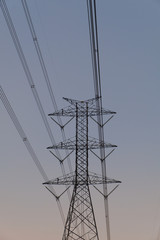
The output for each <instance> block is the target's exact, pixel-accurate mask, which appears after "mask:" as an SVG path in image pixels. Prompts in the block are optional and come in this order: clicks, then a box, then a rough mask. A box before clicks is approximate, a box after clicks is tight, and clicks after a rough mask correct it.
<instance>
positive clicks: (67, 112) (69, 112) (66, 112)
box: [48, 98, 116, 117]
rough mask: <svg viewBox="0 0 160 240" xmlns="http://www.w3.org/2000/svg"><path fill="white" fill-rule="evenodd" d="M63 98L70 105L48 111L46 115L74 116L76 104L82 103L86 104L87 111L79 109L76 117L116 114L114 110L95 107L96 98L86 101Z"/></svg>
mask: <svg viewBox="0 0 160 240" xmlns="http://www.w3.org/2000/svg"><path fill="white" fill-rule="evenodd" d="M64 99H65V100H67V101H68V102H69V103H70V104H71V105H69V106H68V107H66V108H63V109H61V110H58V111H56V112H54V113H50V114H48V116H66V117H75V116H76V107H77V106H78V105H81V104H83V103H87V104H88V111H87V113H86V109H83V110H82V109H81V111H79V112H78V117H79V116H84V115H86V114H87V116H89V117H93V116H98V115H108V114H116V112H114V111H112V110H108V109H107V110H105V109H103V108H101V109H100V108H97V105H96V101H97V99H96V98H93V99H89V100H86V101H76V100H73V99H68V98H64Z"/></svg>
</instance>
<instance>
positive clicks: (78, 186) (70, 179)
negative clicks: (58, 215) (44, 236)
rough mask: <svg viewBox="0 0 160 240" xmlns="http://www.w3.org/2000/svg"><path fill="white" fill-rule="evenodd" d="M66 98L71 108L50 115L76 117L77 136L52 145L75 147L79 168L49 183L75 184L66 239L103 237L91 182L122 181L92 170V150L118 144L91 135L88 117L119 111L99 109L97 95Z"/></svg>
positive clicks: (95, 239) (86, 239) (96, 239)
mask: <svg viewBox="0 0 160 240" xmlns="http://www.w3.org/2000/svg"><path fill="white" fill-rule="evenodd" d="M65 100H67V101H68V102H70V104H71V105H70V106H69V107H68V108H67V109H62V110H60V111H58V112H55V113H53V114H50V115H52V116H57V115H61V116H68V115H69V116H70V117H75V118H76V138H75V140H72V141H71V140H70V139H69V140H67V141H65V142H61V143H59V144H57V145H54V146H51V147H48V148H49V149H51V148H53V149H57V148H59V149H70V150H75V155H76V156H75V162H76V164H75V172H74V173H73V174H72V173H71V174H67V175H66V176H63V177H60V178H57V179H55V180H51V181H48V182H46V183H45V184H59V185H60V184H63V185H67V184H68V185H74V188H73V193H72V198H71V202H70V206H69V211H68V215H67V219H66V223H65V227H64V233H63V237H62V240H80V239H82V240H99V236H98V231H97V225H96V220H95V215H94V209H93V205H92V199H91V194H90V188H89V185H95V184H104V183H117V182H118V183H119V181H116V180H114V179H108V178H103V177H100V176H98V175H97V174H91V173H90V172H89V166H88V151H89V150H91V149H96V148H103V147H116V145H112V144H107V143H104V142H100V141H99V140H96V139H94V138H89V137H88V118H89V117H91V118H92V117H93V116H96V115H100V114H110V113H112V114H114V113H115V112H112V111H109V110H108V111H106V110H103V109H101V110H99V109H97V108H96V104H95V103H96V101H97V99H90V100H86V101H76V100H72V99H65Z"/></svg>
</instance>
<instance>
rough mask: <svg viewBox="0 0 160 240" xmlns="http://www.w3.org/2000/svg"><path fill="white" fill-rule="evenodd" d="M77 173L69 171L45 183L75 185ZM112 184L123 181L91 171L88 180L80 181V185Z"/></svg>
mask: <svg viewBox="0 0 160 240" xmlns="http://www.w3.org/2000/svg"><path fill="white" fill-rule="evenodd" d="M75 178H76V176H75V173H69V174H66V175H65V176H63V177H58V178H55V179H53V180H49V181H47V182H44V183H43V184H45V185H46V184H47V185H75V182H76V181H75ZM104 183H107V184H110V183H121V181H118V180H115V179H111V178H104V177H102V176H101V175H98V174H96V173H91V172H89V177H88V181H87V182H84V181H80V180H79V181H78V183H77V184H78V185H86V184H87V185H95V184H104Z"/></svg>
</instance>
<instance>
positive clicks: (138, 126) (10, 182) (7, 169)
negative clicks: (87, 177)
mask: <svg viewBox="0 0 160 240" xmlns="http://www.w3.org/2000/svg"><path fill="white" fill-rule="evenodd" d="M6 3H7V5H8V8H9V10H10V13H11V16H12V18H13V22H14V24H15V27H16V30H17V33H18V36H19V39H20V42H21V44H22V47H23V51H24V54H25V56H26V59H27V62H28V65H29V67H30V70H31V72H32V76H33V79H34V82H35V85H36V88H37V90H38V92H39V95H40V98H41V101H42V104H43V107H44V109H45V113H46V115H47V114H48V113H51V112H53V111H54V110H53V107H52V105H51V101H50V98H49V94H48V92H47V88H46V85H45V82H44V80H43V76H42V73H41V69H40V67H39V63H38V59H37V56H36V53H35V50H34V46H33V43H32V39H31V36H30V32H29V30H28V27H27V24H26V19H25V16H24V12H23V9H22V5H21V1H20V0H15V1H11V0H6ZM27 3H28V6H29V9H30V12H31V16H32V19H33V23H34V26H35V29H36V33H37V36H38V40H39V43H40V46H41V49H42V53H43V56H44V59H45V62H46V65H47V70H48V73H49V76H50V79H51V82H52V87H53V91H54V95H55V98H56V101H57V104H58V107H59V108H62V107H63V106H66V103H65V102H64V101H63V100H62V97H69V98H75V99H88V98H92V97H93V96H94V88H93V80H92V69H91V57H90V46H89V33H88V22H87V10H86V1H85V0H81V1H73V0H68V1H63V0H61V1H58V0H54V1H49V0H47V1H45V4H44V1H42V0H34V1H33V0H32V1H31V0H28V1H27ZM97 14H98V31H99V45H100V46H99V47H100V63H101V76H102V94H103V107H104V108H106V109H111V110H114V111H116V112H117V114H116V116H115V117H114V118H113V119H112V121H110V122H109V123H108V125H107V126H106V128H105V139H106V141H107V142H111V143H114V144H117V145H118V148H117V149H116V151H115V152H114V153H113V154H112V155H111V156H110V158H108V162H107V171H108V176H109V177H113V178H115V179H119V180H121V181H122V184H121V185H120V186H119V188H118V189H117V190H116V191H115V192H114V193H113V194H112V195H111V197H110V199H109V206H110V224H111V239H114V240H122V239H123V240H127V239H130V240H135V239H136V240H158V238H156V237H157V234H158V230H159V221H160V193H159V188H158V186H159V182H160V174H159V169H160V161H159V156H160V150H159V143H160V128H159V122H160V110H159V102H160V95H159V89H160V81H159V77H160V73H159V72H160V71H159V63H160V47H159V42H160V28H159V23H160V2H159V1H156V0H155V1H154V0H134V1H133V0H121V1H118V0H114V1H113V0H112V1H106V0H100V1H97ZM0 32H1V37H0V53H1V54H0V66H1V72H0V79H1V80H0V84H1V86H2V87H3V90H4V91H5V93H6V95H7V97H8V99H9V101H10V103H11V105H12V107H13V109H14V111H15V113H16V115H17V117H18V119H19V121H20V123H21V125H22V127H23V129H24V131H25V132H26V134H27V136H28V138H29V140H30V143H31V144H32V146H33V148H34V150H35V152H36V153H37V156H38V158H39V160H40V162H41V163H42V164H43V166H44V168H45V170H46V172H47V173H48V176H49V178H54V177H57V176H59V175H61V171H60V168H59V165H58V162H57V161H56V160H55V159H53V157H52V156H51V155H50V154H49V152H48V151H47V150H46V147H48V146H50V145H51V143H50V140H49V138H48V136H47V133H46V130H45V128H44V125H43V122H42V120H41V117H40V114H39V112H38V109H37V106H36V103H35V101H34V98H33V95H32V93H31V90H30V87H29V85H28V82H27V80H26V77H25V74H24V72H23V69H22V66H21V63H20V60H19V58H18V55H17V52H16V50H15V48H14V45H13V42H12V39H11V37H10V35H9V31H8V28H7V26H6V23H5V20H4V18H3V15H2V12H1V11H0ZM0 115H1V124H0V132H1V134H0V135H1V137H0V146H1V161H0V191H1V203H0V209H1V213H0V240H21V239H23V240H27V239H30V240H33V239H39V240H42V239H44V238H45V240H51V239H61V237H62V233H63V225H62V223H61V218H60V215H59V212H58V209H57V205H56V201H55V199H54V198H53V197H52V196H51V195H50V194H49V192H47V191H46V190H45V189H44V187H43V186H42V184H41V183H42V182H43V179H42V177H41V176H40V174H39V172H38V171H37V169H36V167H35V165H34V163H33V161H32V159H31V157H30V155H29V154H28V152H27V150H26V148H25V146H24V144H23V142H22V141H21V139H20V137H19V135H18V133H17V131H16V129H15V127H14V125H13V123H12V121H11V120H10V118H9V115H8V114H7V112H6V110H5V108H4V106H3V104H2V103H1V104H0ZM48 120H49V123H50V126H51V128H52V130H53V133H54V136H55V139H56V141H59V140H60V134H59V132H60V131H59V129H58V128H57V126H56V125H55V124H54V123H53V122H51V120H50V119H49V118H48ZM92 127H93V124H92ZM67 133H69V134H71V135H69V134H68V137H70V136H72V135H74V132H73V131H72V130H71V129H70V127H69V128H68V131H67ZM92 134H95V135H96V127H95V130H94V129H93V128H92V130H91V132H90V135H92ZM72 161H73V162H74V155H72ZM91 161H93V163H94V164H93V167H95V168H96V166H97V165H98V163H97V161H96V160H95V159H92V156H90V162H91ZM57 191H59V192H60V191H61V189H57ZM93 201H94V203H95V212H96V216H97V224H98V228H99V232H100V239H106V235H105V230H104V216H103V211H104V210H103V208H100V209H99V205H98V204H97V202H98V203H100V205H102V204H103V200H102V198H101V196H100V195H98V194H97V193H96V192H95V191H93ZM62 203H63V205H64V209H65V212H66V213H67V209H68V200H67V196H63V197H62ZM101 203H102V204H101Z"/></svg>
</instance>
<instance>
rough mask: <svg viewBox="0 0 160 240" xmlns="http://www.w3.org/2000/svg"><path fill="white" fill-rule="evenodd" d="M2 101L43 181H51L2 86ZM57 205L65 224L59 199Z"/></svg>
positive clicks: (0, 92) (0, 94) (51, 188)
mask: <svg viewBox="0 0 160 240" xmlns="http://www.w3.org/2000/svg"><path fill="white" fill-rule="evenodd" d="M0 99H1V101H2V103H3V105H4V107H5V109H6V110H7V112H8V114H9V116H10V118H11V120H12V122H13V124H14V126H15V128H16V130H17V132H18V133H19V135H20V137H21V139H22V141H23V143H24V145H25V146H26V148H27V150H28V152H29V154H30V156H31V158H32V160H33V162H34V163H35V165H36V167H37V169H38V171H39V172H40V174H41V176H42V177H43V179H44V180H45V181H47V180H48V181H49V179H48V177H47V174H46V172H45V170H44V168H43V167H42V164H41V163H40V161H39V159H38V157H37V155H36V153H35V152H34V149H33V147H32V145H31V144H30V142H29V140H28V138H27V136H26V134H25V132H24V130H23V128H22V126H21V124H20V122H19V120H18V118H17V116H16V114H15V112H14V110H13V108H12V106H11V104H10V102H9V100H8V99H7V96H6V95H5V93H4V91H3V89H2V87H1V86H0ZM50 190H51V192H53V193H54V195H55V196H56V195H57V194H56V192H55V189H54V188H53V186H50ZM57 205H58V209H59V212H60V215H61V218H62V221H63V223H65V218H64V213H63V209H62V206H61V203H60V200H59V199H57Z"/></svg>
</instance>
